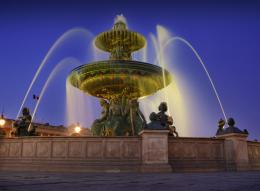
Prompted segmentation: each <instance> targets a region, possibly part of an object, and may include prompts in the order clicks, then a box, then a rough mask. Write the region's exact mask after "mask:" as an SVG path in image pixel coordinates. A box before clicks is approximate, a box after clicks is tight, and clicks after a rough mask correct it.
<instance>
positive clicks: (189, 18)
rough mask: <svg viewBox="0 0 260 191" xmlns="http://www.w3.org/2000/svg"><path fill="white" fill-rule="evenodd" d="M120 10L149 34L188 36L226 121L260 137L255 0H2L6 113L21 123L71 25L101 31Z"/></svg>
mask: <svg viewBox="0 0 260 191" xmlns="http://www.w3.org/2000/svg"><path fill="white" fill-rule="evenodd" d="M121 13H123V14H124V15H125V16H126V17H127V19H128V22H129V23H130V26H131V28H133V29H134V30H136V31H138V32H140V33H143V34H144V35H148V34H149V33H150V32H155V25H156V24H161V25H163V26H166V27H167V28H169V29H170V30H171V31H172V32H173V33H174V34H176V35H179V36H182V37H185V38H186V39H188V40H189V41H190V42H191V43H192V44H193V45H194V47H195V48H196V49H197V50H198V51H199V53H200V55H201V56H202V58H203V59H204V61H205V63H206V64H207V67H208V70H209V71H210V73H211V75H212V78H213V79H214V81H215V84H216V87H217V89H218V91H219V94H220V96H221V98H222V101H223V104H224V107H225V109H226V112H227V114H228V116H233V117H234V118H235V119H237V125H238V126H239V127H240V128H242V129H244V128H247V129H248V130H249V132H250V133H251V137H252V138H258V139H260V125H259V124H260V101H259V99H260V85H259V84H260V72H259V70H260V66H259V60H260V51H259V44H260V3H257V1H165V0H159V1H134V0H132V1H126V0H121V1H108V0H104V1H100V0H95V1H77V0H73V1H11V0H9V1H1V2H0V66H1V68H0V69H1V70H0V82H1V86H2V87H1V93H0V107H1V108H2V107H4V111H5V115H6V116H8V117H10V118H15V115H16V113H17V111H18V109H19V105H20V103H21V101H22V98H23V96H24V94H25V91H26V89H27V88H28V85H29V83H30V81H31V79H32V77H33V75H34V73H35V71H36V70H37V68H38V66H39V64H40V62H41V61H42V59H43V58H44V56H45V54H46V53H47V51H48V50H49V48H50V47H51V45H52V44H53V43H54V42H55V40H56V39H57V38H58V37H59V36H60V35H61V34H63V33H64V32H65V31H66V30H68V29H70V28H72V27H84V28H87V29H89V30H90V31H91V32H92V33H93V34H97V33H99V32H101V31H104V30H106V29H108V28H110V27H111V25H112V22H113V19H114V16H115V15H117V14H121ZM191 70H192V69H191ZM50 112H51V111H50ZM53 115H54V116H55V112H54V114H53ZM217 120H218V119H216V121H217ZM213 125H215V124H213Z"/></svg>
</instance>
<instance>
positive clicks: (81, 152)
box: [0, 137, 141, 171]
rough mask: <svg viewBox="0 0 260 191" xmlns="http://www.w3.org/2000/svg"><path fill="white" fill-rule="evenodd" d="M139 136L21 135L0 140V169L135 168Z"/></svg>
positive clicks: (139, 145) (139, 146)
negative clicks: (22, 136)
mask: <svg viewBox="0 0 260 191" xmlns="http://www.w3.org/2000/svg"><path fill="white" fill-rule="evenodd" d="M140 162H141V139H140V138H138V137H116V138H115V137H114V138H113V137H110V138H101V137H24V138H3V139H0V169H13V170H19V169H25V170H53V171H56V170H57V171H60V170H65V171H66V170H70V171H81V170H82V171H137V168H138V166H139V165H140Z"/></svg>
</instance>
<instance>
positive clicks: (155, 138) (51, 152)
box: [0, 130, 260, 172]
mask: <svg viewBox="0 0 260 191" xmlns="http://www.w3.org/2000/svg"><path fill="white" fill-rule="evenodd" d="M168 133H169V131H167V130H144V131H142V132H141V133H140V136H138V137H20V138H1V139H0V170H16V171H22V170H26V171H29V170H34V171H83V172H171V171H226V170H228V171H229V170H260V143H259V142H252V141H247V135H244V134H228V135H223V136H222V137H217V138H185V137H180V138H175V137H169V136H168Z"/></svg>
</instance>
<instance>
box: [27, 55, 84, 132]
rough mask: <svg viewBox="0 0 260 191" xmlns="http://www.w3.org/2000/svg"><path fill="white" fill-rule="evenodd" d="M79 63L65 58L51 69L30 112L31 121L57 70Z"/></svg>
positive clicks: (73, 59)
mask: <svg viewBox="0 0 260 191" xmlns="http://www.w3.org/2000/svg"><path fill="white" fill-rule="evenodd" d="M80 64H81V63H80V62H79V61H78V60H77V59H75V58H65V59H63V60H62V61H60V62H59V63H58V64H57V65H56V66H55V68H54V69H53V70H52V72H51V73H50V75H49V77H48V78H47V80H46V82H45V83H44V86H43V88H42V90H41V92H40V95H39V100H38V101H37V103H36V105H35V107H34V110H33V113H32V121H34V118H35V115H36V112H37V110H38V108H39V106H40V103H41V100H42V98H43V97H44V93H45V91H46V89H47V88H48V86H49V84H50V82H51V81H52V80H53V79H54V77H55V76H56V75H57V73H58V72H60V70H61V69H63V68H65V67H68V66H70V65H71V66H74V67H76V66H79V65H80ZM29 129H30V127H29Z"/></svg>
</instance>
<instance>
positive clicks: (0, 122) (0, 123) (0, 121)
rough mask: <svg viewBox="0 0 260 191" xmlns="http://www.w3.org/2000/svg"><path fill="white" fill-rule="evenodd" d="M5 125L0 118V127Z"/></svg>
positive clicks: (3, 120)
mask: <svg viewBox="0 0 260 191" xmlns="http://www.w3.org/2000/svg"><path fill="white" fill-rule="evenodd" d="M4 125H5V119H3V118H0V126H4Z"/></svg>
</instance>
